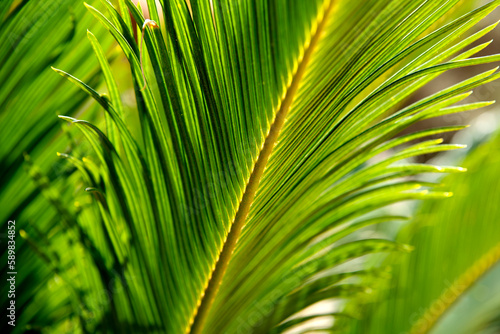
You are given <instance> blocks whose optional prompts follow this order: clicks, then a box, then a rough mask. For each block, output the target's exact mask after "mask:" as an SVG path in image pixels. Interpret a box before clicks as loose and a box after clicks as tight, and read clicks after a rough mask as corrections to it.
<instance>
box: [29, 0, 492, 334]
mask: <svg viewBox="0 0 500 334" xmlns="http://www.w3.org/2000/svg"><path fill="white" fill-rule="evenodd" d="M101 2H102V8H103V9H104V10H101V9H98V8H96V7H97V6H92V5H89V4H87V5H86V6H87V8H88V10H89V12H90V13H91V14H93V16H94V17H95V20H96V22H97V21H98V22H100V23H101V24H102V27H104V28H106V29H107V30H108V31H109V34H110V35H112V36H113V37H114V39H115V40H116V42H117V43H118V45H119V46H120V48H121V50H122V52H123V54H124V55H125V57H126V58H127V60H128V63H129V67H130V75H131V79H132V84H133V87H134V88H133V94H134V96H135V106H134V110H133V112H134V114H135V115H136V116H137V119H138V121H139V122H138V125H135V124H132V123H131V122H128V119H127V117H126V116H125V113H124V101H123V100H122V99H123V97H124V94H121V93H120V80H118V78H117V73H116V72H114V71H113V69H112V67H110V65H109V63H108V60H107V57H106V53H105V52H104V51H103V50H106V48H105V47H104V48H103V47H101V43H102V40H103V38H104V37H100V35H99V34H94V33H93V32H89V33H88V38H89V40H90V43H89V45H91V46H92V48H93V50H94V51H95V53H96V56H97V58H96V59H97V61H98V62H99V64H100V66H101V68H102V72H103V74H104V79H105V82H106V86H107V91H108V92H109V96H108V95H107V94H104V93H100V92H99V88H95V87H96V85H95V84H94V83H92V82H90V81H89V80H88V79H86V78H83V77H82V76H81V75H78V73H76V74H74V72H73V71H72V69H71V68H70V66H56V68H58V69H56V72H58V73H59V74H61V75H63V76H64V77H66V78H68V79H69V81H71V82H72V83H74V84H75V85H76V87H78V88H79V89H81V91H83V92H85V93H86V94H88V95H89V96H91V97H92V98H93V99H94V100H95V101H97V102H98V104H99V105H100V106H101V107H102V108H103V109H104V111H105V125H106V130H104V129H103V126H102V125H100V124H97V123H96V122H94V121H92V120H84V117H81V116H75V115H74V114H73V115H72V116H71V115H69V113H68V114H65V113H64V112H60V114H61V116H60V118H61V119H63V120H65V121H68V122H69V123H70V124H72V125H74V126H75V127H76V128H78V130H79V131H80V132H81V133H82V134H83V135H84V137H85V138H86V141H87V142H88V143H89V144H90V146H91V147H92V150H93V152H92V154H88V155H87V156H86V157H85V159H82V158H81V157H80V156H77V155H75V154H73V153H72V152H67V153H65V154H62V155H61V156H62V157H64V158H65V159H67V160H68V163H70V164H71V165H72V166H74V168H76V169H78V170H79V171H81V175H82V181H81V182H82V183H83V185H84V187H85V188H86V189H87V192H88V193H89V194H88V196H93V202H92V204H89V205H85V206H84V207H82V208H81V212H80V213H79V214H78V215H75V214H72V213H71V211H69V213H67V212H68V210H67V208H66V206H65V204H64V203H61V201H58V198H61V197H62V196H61V195H59V196H54V192H56V191H57V190H52V186H51V185H50V184H49V183H47V182H45V181H46V180H45V178H44V175H43V172H41V171H38V170H37V169H36V166H35V165H33V166H31V167H30V173H31V175H32V177H33V178H34V179H35V181H36V183H37V184H38V186H39V187H40V188H41V189H42V193H43V192H45V195H46V197H47V198H48V199H49V201H50V202H51V204H52V205H54V206H55V208H56V210H58V212H60V213H61V212H64V213H65V214H66V213H67V215H68V219H66V223H69V226H68V228H67V231H62V232H61V233H58V234H57V237H53V238H52V239H51V240H50V244H51V245H52V246H51V247H53V248H55V249H56V251H55V252H56V254H59V255H57V256H53V257H52V258H51V257H50V256H49V254H47V252H46V251H44V249H43V247H42V245H41V243H40V242H38V241H36V240H35V239H36V238H34V237H33V236H32V235H31V234H30V233H28V232H26V231H25V232H24V233H23V235H24V237H25V239H26V240H27V242H28V243H29V244H31V245H32V247H33V248H34V249H35V250H36V252H38V253H40V254H42V255H41V256H42V257H44V258H46V259H47V262H48V263H49V264H50V265H51V266H52V268H53V270H54V272H56V273H57V274H58V277H61V279H62V283H61V284H60V286H59V287H57V288H56V289H58V290H59V289H64V290H65V291H67V293H66V294H65V295H62V294H61V295H60V296H62V297H60V298H61V300H66V302H67V303H68V305H72V307H68V309H71V310H72V311H70V312H72V316H73V317H74V318H75V319H76V320H75V326H77V327H78V328H79V329H80V330H81V331H84V332H85V331H88V332H94V331H107V330H110V329H114V330H119V331H135V332H158V331H161V332H167V333H185V332H187V333H193V334H194V333H201V332H203V333H212V332H213V333H237V332H241V331H243V332H256V333H273V332H276V333H278V332H282V331H284V330H286V329H287V328H290V327H292V326H296V325H298V324H301V323H302V322H304V321H308V320H310V319H311V318H314V316H312V317H310V316H308V317H303V318H294V319H293V320H292V319H290V317H291V316H294V315H297V313H298V312H300V311H301V310H303V309H305V308H307V307H309V306H311V305H313V304H315V303H317V302H320V301H324V300H330V299H333V298H337V299H342V298H352V297H353V296H358V295H360V294H364V293H366V292H367V289H368V286H366V285H364V284H362V283H356V282H354V283H346V282H345V281H344V279H346V278H349V277H351V278H352V277H360V276H363V275H365V276H370V277H371V276H374V275H378V274H379V272H378V271H376V270H375V271H363V272H353V271H345V270H343V269H341V268H340V267H339V265H340V264H343V263H346V262H348V261H350V260H353V259H356V258H359V257H362V256H365V255H368V254H373V253H377V252H393V251H408V250H409V249H410V248H409V247H408V246H406V245H405V244H401V243H397V242H393V241H390V240H385V239H374V238H372V239H360V240H355V241H352V240H351V241H350V240H348V239H347V240H346V239H345V237H346V236H347V237H348V236H351V235H352V233H353V232H355V231H357V230H358V229H359V228H361V227H364V226H368V225H371V224H377V223H380V222H385V221H390V220H396V219H400V218H401V217H393V216H387V215H381V214H378V213H377V211H376V210H378V209H380V208H382V207H384V206H386V205H389V204H392V203H395V202H399V201H403V200H417V199H429V198H442V197H448V196H449V195H450V193H449V192H447V191H441V190H440V189H434V188H435V185H434V184H432V183H426V182H417V181H415V180H413V179H411V180H408V179H407V178H406V177H408V176H413V175H416V174H419V173H422V172H435V173H450V172H460V171H463V169H461V168H456V167H436V166H430V165H419V164H403V162H404V160H405V159H408V158H411V157H414V156H417V155H421V154H426V153H434V152H442V151H447V150H454V149H457V148H461V147H462V146H461V145H452V144H442V141H441V140H426V141H422V140H423V139H424V138H425V137H428V136H430V135H435V134H440V133H445V132H450V131H457V130H459V129H461V128H462V127H461V126H454V127H445V128H438V129H432V130H426V131H420V132H417V133H412V134H408V135H401V136H398V134H399V133H400V132H401V131H402V130H404V129H405V128H407V127H408V126H410V125H412V124H414V123H416V122H418V121H420V120H423V119H427V118H432V117H437V116H440V115H445V114H450V113H456V112H461V111H465V110H471V109H476V108H480V107H483V106H486V105H488V104H490V102H480V103H465V104H462V105H459V106H457V105H456V103H459V102H461V101H463V100H464V99H466V98H467V96H468V95H469V94H470V90H471V89H473V88H475V87H477V86H479V85H482V84H484V83H487V82H490V81H493V80H495V79H497V78H499V77H500V74H499V73H497V72H496V68H495V69H492V70H489V71H486V72H484V73H481V74H478V75H476V76H474V77H472V78H470V79H467V80H465V81H463V82H460V83H457V84H455V85H453V86H451V87H449V88H447V89H444V90H442V91H439V92H437V93H434V94H433V95H431V96H429V97H426V98H424V99H422V100H420V101H417V102H415V103H413V104H410V105H405V104H404V101H405V100H406V99H407V98H408V97H409V96H410V95H411V94H412V93H413V92H415V91H416V90H417V89H419V88H421V87H422V86H423V85H425V84H427V83H428V82H430V81H431V80H433V79H436V78H437V77H438V76H439V75H440V74H442V73H444V72H445V71H447V70H450V69H456V68H460V67H466V66H474V65H479V64H487V63H491V62H497V61H499V60H500V55H491V56H483V57H474V55H476V54H477V53H478V52H479V51H481V50H482V49H484V48H485V47H486V46H487V45H488V44H489V43H484V44H481V45H478V46H475V47H472V48H469V46H471V45H472V44H473V43H474V42H476V41H477V40H478V39H479V38H481V37H482V36H484V35H485V34H486V33H488V32H489V31H491V30H492V29H493V28H494V27H495V25H492V26H490V27H487V28H485V29H482V30H480V31H478V32H476V33H471V30H472V29H473V28H474V27H475V25H476V24H477V23H478V22H479V21H480V20H482V19H483V18H484V17H485V16H486V15H488V14H489V13H490V12H491V11H492V10H493V9H495V8H496V7H497V6H498V5H499V4H500V1H492V2H490V3H488V4H486V5H484V6H482V7H479V8H477V9H475V10H473V11H471V12H469V13H467V14H464V15H463V16H461V17H459V18H457V19H455V20H453V21H452V22H450V23H447V24H437V22H438V21H439V20H440V19H442V18H443V17H444V16H446V15H447V14H448V13H449V12H450V11H451V10H452V9H453V8H455V7H456V6H457V5H458V3H459V2H460V1H458V0H449V1H444V0H443V1H423V0H419V1H414V0H413V1H410V0H397V1H396V0H384V1H380V0H377V1H375V0H370V1H361V0H359V1H358V0H356V1H336V0H324V1H322V0H312V1H307V2H305V1H286V0H276V1H264V0H257V1H247V0H241V1H236V2H234V1H232V2H225V1H212V2H210V1H190V2H185V1H179V2H173V1H160V3H161V13H162V16H163V17H160V14H159V13H160V11H159V9H160V8H157V7H156V2H155V1H147V3H148V12H149V13H151V14H150V15H151V19H153V20H154V23H152V21H146V19H145V18H144V16H143V14H142V11H141V8H139V7H137V6H136V5H135V4H134V3H133V2H132V1H130V0H120V1H119V2H118V4H119V6H114V5H113V4H112V3H110V2H108V1H106V0H102V1H101ZM128 12H130V14H131V16H132V18H133V20H132V19H131V18H130V17H129V16H128ZM466 34H467V37H465V38H461V36H464V35H466ZM142 39H143V40H144V48H143V49H142V48H141V45H140V41H141V40H142ZM141 49H142V53H141ZM83 54H85V55H86V54H87V53H86V52H84V53H83ZM59 68H60V69H59ZM70 73H71V74H70ZM80 78H82V79H80ZM67 110H68V112H69V111H72V110H73V109H67ZM415 141H416V142H415ZM408 143H412V144H410V145H407V146H404V145H405V144H408ZM72 177H73V176H72ZM87 198H88V197H87ZM55 241H58V242H60V244H61V245H67V248H63V247H62V246H55V245H56V244H55V243H54V242H55ZM69 241H71V243H70V242H69ZM67 249H69V250H70V251H67ZM61 253H62V254H61ZM76 254H80V258H81V259H82V260H81V262H80V263H74V261H70V259H71V258H72V257H76ZM82 254H83V255H82ZM58 258H60V259H58ZM339 268H340V269H339ZM335 270H338V271H337V272H336V271H335ZM102 291H105V294H106V296H107V300H106V302H104V303H103V304H102V305H99V303H96V302H95V301H96V300H99V294H100V292H102ZM43 293H45V291H42V292H40V294H38V295H37V296H36V297H37V298H41V296H43ZM62 302H63V301H61V303H62ZM321 315H322V314H318V316H321ZM332 315H333V316H334V317H335V316H340V317H345V316H348V315H347V314H341V315H338V314H332ZM89 319H91V320H90V321H89ZM34 323H35V322H34ZM53 328H54V327H53ZM317 329H318V330H320V329H322V328H317Z"/></svg>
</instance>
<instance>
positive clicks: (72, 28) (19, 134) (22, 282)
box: [0, 0, 115, 332]
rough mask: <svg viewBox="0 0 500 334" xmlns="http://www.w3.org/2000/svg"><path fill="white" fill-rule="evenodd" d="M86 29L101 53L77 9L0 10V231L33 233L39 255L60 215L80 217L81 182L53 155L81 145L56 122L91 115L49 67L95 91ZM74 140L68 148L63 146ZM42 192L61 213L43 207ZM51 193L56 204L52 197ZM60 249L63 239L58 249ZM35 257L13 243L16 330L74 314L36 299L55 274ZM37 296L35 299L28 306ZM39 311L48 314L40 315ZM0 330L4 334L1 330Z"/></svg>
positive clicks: (107, 41) (9, 5) (58, 299)
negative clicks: (18, 267) (17, 269)
mask: <svg viewBox="0 0 500 334" xmlns="http://www.w3.org/2000/svg"><path fill="white" fill-rule="evenodd" d="M86 26H92V27H95V31H96V34H98V35H99V36H101V37H102V38H103V43H104V45H105V46H106V47H107V48H108V47H110V46H111V42H112V40H111V38H109V37H107V35H105V34H103V33H104V32H105V30H104V29H103V28H101V27H100V26H97V25H96V24H95V23H94V20H93V18H92V16H91V15H90V14H89V13H86V10H85V8H84V7H83V6H81V5H80V6H75V4H74V3H73V2H72V1H67V0H64V1H51V2H41V1H8V0H6V1H2V2H1V3H0V27H1V29H0V44H1V45H2V47H1V48H0V64H1V65H0V80H1V89H0V142H1V145H0V184H1V187H0V203H1V210H0V217H1V223H0V225H1V228H2V231H7V223H8V220H9V219H12V220H16V222H17V231H19V230H20V229H26V230H30V231H32V232H33V233H35V234H34V235H33V237H34V238H35V239H37V240H40V244H41V245H42V248H46V243H45V240H44V239H47V238H49V237H50V236H52V235H53V234H57V233H58V232H56V231H58V230H60V229H61V225H60V219H61V218H63V216H61V210H66V211H67V210H68V209H67V207H69V208H70V209H69V212H71V213H68V214H67V215H66V216H64V217H65V218H69V219H70V220H73V219H74V217H73V215H76V213H75V212H76V211H78V210H74V209H73V208H74V206H73V203H74V202H75V199H76V198H75V189H74V184H75V183H79V176H78V175H76V174H74V169H72V168H68V167H67V165H66V164H65V163H64V162H62V161H60V159H59V158H58V157H57V155H56V152H57V151H61V152H64V151H66V150H69V149H70V148H69V147H73V148H74V147H77V148H76V149H75V150H73V152H74V154H75V155H76V154H85V150H86V149H85V147H84V144H82V145H81V146H79V145H78V144H81V141H80V140H79V139H77V138H75V137H74V134H75V133H73V132H72V131H69V130H68V131H65V132H64V133H61V126H60V124H59V123H60V122H58V119H57V114H58V113H65V114H70V115H73V114H76V113H78V114H81V115H82V116H85V117H89V118H90V119H92V120H94V119H96V117H95V115H96V108H93V107H89V106H88V103H87V104H85V103H86V102H87V101H88V96H87V95H86V94H84V93H83V92H81V91H80V90H78V89H77V88H76V87H69V86H67V85H64V84H63V83H64V80H63V79H62V78H60V77H58V76H56V75H54V73H53V71H51V69H50V65H57V66H61V67H65V68H68V69H69V70H71V71H73V72H75V73H76V74H78V75H81V76H82V77H83V78H85V79H86V80H88V82H89V83H91V84H98V83H99V81H100V69H99V67H98V66H97V65H98V64H97V62H96V61H95V60H94V59H92V58H89V57H87V55H88V54H89V53H90V52H92V48H91V46H90V45H88V43H86V42H85V40H83V36H84V31H81V29H82V27H86ZM113 57H115V56H113ZM72 137H73V138H74V140H72V141H70V140H68V139H69V138H72ZM78 146H79V147H78ZM28 154H29V155H28ZM25 157H26V158H25ZM25 159H26V160H28V161H29V163H25V162H24V161H25ZM30 166H31V167H30ZM27 168H28V169H30V174H32V175H33V177H34V178H37V179H38V180H39V182H37V183H38V184H39V185H40V186H41V187H40V188H41V189H42V191H40V190H39V189H38V188H37V186H36V184H35V183H34V182H33V181H32V180H31V179H30V178H29V177H28V174H27V172H26V171H27ZM44 187H45V189H47V191H45V190H44ZM49 188H51V189H52V190H48V189H49ZM41 192H42V193H45V194H46V195H48V196H49V197H51V198H52V200H53V201H51V202H52V203H53V204H57V205H58V206H59V207H55V206H54V207H52V206H49V205H47V202H46V199H45V198H44V195H42V194H41ZM54 192H56V193H57V192H60V193H61V196H58V197H59V198H55V197H54V196H51V195H52V194H53V193H54ZM2 236H3V238H2V241H1V243H2V263H1V268H2V272H3V273H6V272H9V271H12V270H8V268H7V252H6V250H7V242H6V240H7V239H6V236H7V234H6V233H5V234H4V233H3V232H2ZM54 242H57V241H56V239H54ZM65 244H66V242H65V239H64V240H63V243H62V244H61V246H63V245H65ZM38 255H39V254H37V253H36V252H33V250H32V248H31V247H29V244H28V242H24V241H23V239H22V238H20V237H18V238H17V243H16V260H17V263H18V264H22V267H23V269H22V275H19V276H18V277H17V282H16V284H17V287H18V294H17V299H16V301H17V308H18V310H23V312H22V316H21V317H19V318H18V320H19V321H18V323H17V324H18V328H24V326H26V325H27V324H29V323H36V324H37V325H39V326H48V325H52V324H54V323H57V322H59V321H61V319H63V320H67V316H68V315H69V314H72V310H73V309H74V306H75V305H68V298H67V293H66V292H65V290H64V289H63V290H59V291H60V295H59V296H52V295H51V293H50V291H48V290H45V291H43V292H42V291H40V290H41V289H42V290H44V288H45V287H46V286H47V284H52V283H51V282H53V278H54V271H53V268H51V266H49V265H47V263H46V262H44V261H43V259H42V258H40V257H39V256H38ZM21 291H22V292H21ZM38 292H40V293H39V296H40V298H35V299H33V296H34V295H35V294H36V293H38ZM0 301H1V302H0V303H1V305H2V308H5V309H6V308H7V305H8V302H9V301H8V300H7V293H5V294H2V297H1V299H0ZM44 304H45V305H46V306H47V307H44V308H42V307H40V305H44ZM4 306H5V307H4ZM51 306H54V308H52V307H51ZM4 326H5V327H4ZM2 328H3V329H4V330H3V331H4V332H7V329H8V328H9V327H8V325H7V323H6V322H3V323H2Z"/></svg>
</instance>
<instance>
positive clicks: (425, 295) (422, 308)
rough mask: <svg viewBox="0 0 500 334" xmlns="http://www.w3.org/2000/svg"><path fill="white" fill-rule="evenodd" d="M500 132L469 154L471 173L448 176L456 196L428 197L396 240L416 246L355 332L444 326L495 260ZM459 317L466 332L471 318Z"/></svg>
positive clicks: (499, 252) (499, 256)
mask: <svg viewBox="0 0 500 334" xmlns="http://www.w3.org/2000/svg"><path fill="white" fill-rule="evenodd" d="M499 138H500V137H499V136H498V135H496V136H495V138H493V139H492V140H491V141H489V142H487V143H484V144H483V145H481V146H480V147H478V148H476V149H475V150H474V151H473V152H472V153H470V154H469V155H468V156H467V158H466V159H465V161H464V162H463V165H464V166H465V167H467V169H468V172H467V173H465V174H456V175H450V176H448V177H446V178H445V179H444V180H443V182H444V183H446V184H449V185H451V190H452V191H453V193H454V194H455V195H454V197H453V198H451V199H449V200H446V201H437V202H432V201H429V202H427V201H426V202H424V203H423V204H422V206H421V207H420V208H419V210H418V212H417V214H416V219H415V221H413V222H411V224H409V225H408V226H407V227H406V228H405V229H404V230H403V231H402V233H401V235H400V236H399V238H398V240H399V241H400V242H405V243H409V244H411V245H413V246H414V247H415V251H414V252H413V253H411V254H409V255H407V256H404V257H401V258H399V259H397V260H395V261H394V262H395V265H394V268H393V278H392V279H391V280H390V284H389V285H388V286H387V288H386V290H385V291H384V292H383V293H381V299H380V301H379V302H377V303H376V306H375V305H373V309H371V311H369V312H367V314H368V315H369V317H368V318H367V319H364V320H363V321H362V322H361V328H360V329H358V331H361V332H363V333H379V332H380V330H382V329H383V330H384V331H387V332H390V333H398V332H407V333H430V332H433V333H434V332H436V333H439V332H443V331H442V330H441V331H437V330H438V326H439V325H440V324H442V322H443V320H444V319H445V318H446V317H447V316H448V315H449V313H450V312H451V310H453V309H454V307H456V305H457V304H458V303H459V302H460V301H461V300H463V299H464V298H465V296H467V295H468V294H469V292H470V291H471V289H473V287H474V286H475V285H476V284H478V282H479V281H480V280H481V279H482V278H483V277H484V276H486V274H487V273H488V272H490V271H491V270H492V269H493V268H495V266H496V265H497V264H498V262H499V260H500V240H499V232H498V231H497V229H498V224H497V221H498V219H497V217H498V215H499V211H498V205H497V203H498V198H497V197H498V189H497V188H498V182H497V179H498V178H497V172H498V164H499V161H498V154H496V152H497V150H498V143H499ZM485 189H488V191H487V192H486V191H485ZM450 235H452V236H453V238H449V236H450ZM463 250H467V251H463ZM462 317H465V318H463V319H460V320H458V319H457V320H455V321H458V322H459V323H461V324H462V326H463V328H462V329H461V330H464V333H465V332H468V333H471V331H472V330H473V327H474V326H473V324H474V321H475V320H474V318H467V315H462ZM459 327H460V326H459V325H455V328H459ZM358 331H357V332H358ZM453 331H456V330H453ZM444 332H446V331H444Z"/></svg>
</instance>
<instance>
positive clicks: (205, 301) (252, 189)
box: [186, 0, 335, 334]
mask: <svg viewBox="0 0 500 334" xmlns="http://www.w3.org/2000/svg"><path fill="white" fill-rule="evenodd" d="M334 3H335V0H326V2H325V4H324V7H323V8H324V9H323V11H322V12H320V14H319V15H318V19H317V21H316V22H319V23H318V24H317V25H316V31H315V32H313V33H312V38H311V39H310V41H309V44H308V45H305V46H304V50H305V51H304V53H303V56H302V59H301V60H300V61H299V65H298V67H297V70H296V71H295V74H294V75H293V76H292V80H291V83H290V85H289V87H288V88H287V90H286V93H285V96H284V98H283V100H282V103H281V105H280V106H279V109H278V112H277V113H276V116H275V118H274V120H273V122H272V124H271V127H270V129H269V132H268V134H267V137H266V139H265V141H264V144H263V146H262V149H261V151H260V153H259V156H258V158H257V160H256V162H255V165H254V168H253V170H252V173H251V175H250V178H249V179H248V183H247V185H246V187H245V191H244V193H243V196H242V198H241V201H240V204H239V206H238V209H237V212H236V215H235V217H234V220H233V223H232V224H231V227H230V230H229V233H228V234H227V237H226V240H225V241H224V244H223V246H222V251H221V252H220V254H219V258H218V260H217V262H216V264H215V268H214V270H213V271H212V273H211V276H210V278H209V279H208V282H207V285H206V288H205V289H204V291H203V293H202V295H201V297H200V300H199V303H198V306H197V308H196V310H195V312H194V314H193V317H192V319H191V321H190V324H189V326H188V328H187V330H186V333H190V334H201V333H202V331H203V328H204V325H205V322H206V319H207V316H208V314H209V311H210V308H211V306H212V304H213V302H214V300H215V297H216V295H217V292H218V291H219V287H220V285H221V283H222V280H223V278H224V274H225V272H226V269H227V267H228V264H229V262H230V260H231V257H232V254H233V252H234V249H235V248H236V244H237V242H238V239H239V236H240V234H241V231H242V229H243V227H244V226H245V222H246V219H247V217H248V214H249V212H250V206H251V205H252V203H253V200H254V197H255V194H256V193H257V190H258V187H259V182H260V179H261V178H262V175H263V174H264V170H265V167H266V165H267V162H268V160H269V157H270V156H271V153H272V151H273V148H274V145H275V143H276V141H277V139H278V136H279V134H280V131H281V129H282V128H283V124H284V123H285V119H286V116H287V114H288V111H289V109H290V107H291V105H292V102H293V99H294V97H295V94H296V92H297V90H298V88H299V86H300V82H301V80H302V77H303V75H304V72H305V70H306V68H307V65H308V63H309V60H310V58H311V55H312V53H313V51H314V49H315V47H316V45H317V43H318V41H319V40H320V38H321V35H322V32H323V30H324V28H325V26H326V22H327V21H328V17H329V14H330V12H331V11H332V8H333V5H334ZM313 28H314V26H313Z"/></svg>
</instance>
